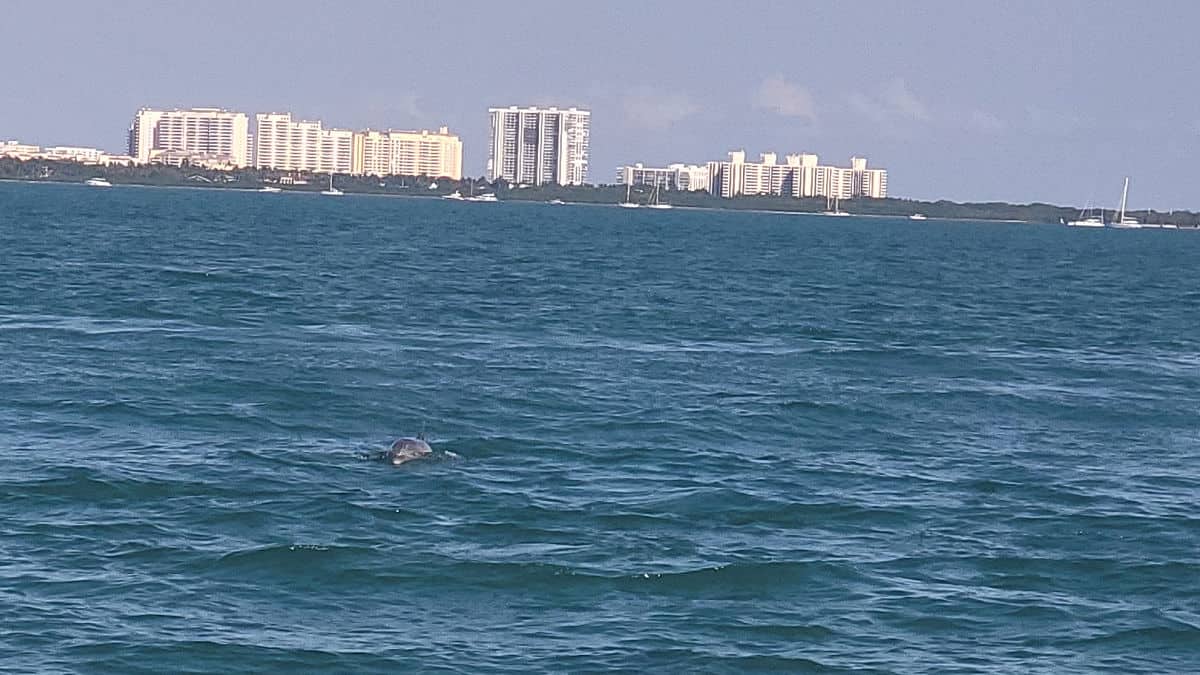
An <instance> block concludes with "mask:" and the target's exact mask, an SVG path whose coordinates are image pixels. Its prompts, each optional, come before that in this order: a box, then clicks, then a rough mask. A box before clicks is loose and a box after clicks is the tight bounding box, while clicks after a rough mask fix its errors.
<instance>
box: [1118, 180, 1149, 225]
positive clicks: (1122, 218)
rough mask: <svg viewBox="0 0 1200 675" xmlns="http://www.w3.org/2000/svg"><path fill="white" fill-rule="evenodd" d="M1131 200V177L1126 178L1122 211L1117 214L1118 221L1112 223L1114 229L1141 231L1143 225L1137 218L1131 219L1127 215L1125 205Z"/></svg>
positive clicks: (1122, 194) (1122, 193) (1122, 192)
mask: <svg viewBox="0 0 1200 675" xmlns="http://www.w3.org/2000/svg"><path fill="white" fill-rule="evenodd" d="M1128 199H1129V176H1126V177H1125V187H1124V188H1123V189H1122V190H1121V209H1120V212H1119V213H1118V214H1117V219H1116V220H1114V221H1113V222H1112V227H1118V228H1121V229H1125V230H1137V229H1141V227H1142V224H1141V223H1139V222H1138V221H1137V219H1136V218H1130V217H1128V216H1126V215H1125V204H1126V202H1127V200H1128Z"/></svg>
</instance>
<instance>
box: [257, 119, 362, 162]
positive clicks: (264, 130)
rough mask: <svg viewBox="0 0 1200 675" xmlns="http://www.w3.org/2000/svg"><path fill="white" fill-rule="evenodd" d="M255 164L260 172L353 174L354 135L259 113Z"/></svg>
mask: <svg viewBox="0 0 1200 675" xmlns="http://www.w3.org/2000/svg"><path fill="white" fill-rule="evenodd" d="M255 121H256V123H257V127H258V129H257V133H256V138H255V141H256V142H255V148H254V163H255V166H257V167H258V168H260V169H279V170H281V171H311V172H314V173H350V172H351V169H352V168H353V156H354V132H353V131H349V130H347V129H325V128H322V126H321V122H320V121H319V120H318V121H311V122H310V121H305V120H295V121H293V120H292V114H291V113H258V114H257V115H256V116H255Z"/></svg>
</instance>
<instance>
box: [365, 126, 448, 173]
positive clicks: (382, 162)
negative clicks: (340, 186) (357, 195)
mask: <svg viewBox="0 0 1200 675" xmlns="http://www.w3.org/2000/svg"><path fill="white" fill-rule="evenodd" d="M353 150H354V151H353V165H352V167H351V173H354V174H357V175H371V176H389V175H391V176H430V177H434V178H442V177H445V178H451V179H453V180H461V179H462V141H461V140H459V138H458V136H455V135H453V134H451V133H450V130H449V129H448V128H446V127H441V128H440V129H438V130H437V132H431V131H427V130H421V131H370V130H367V131H360V132H356V133H355V134H354V148H353Z"/></svg>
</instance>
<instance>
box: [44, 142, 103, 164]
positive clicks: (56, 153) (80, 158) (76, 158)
mask: <svg viewBox="0 0 1200 675" xmlns="http://www.w3.org/2000/svg"><path fill="white" fill-rule="evenodd" d="M107 154H108V153H106V152H104V151H103V150H101V149H99V148H82V147H77V146H73V145H56V146H54V147H50V148H43V149H42V158H43V159H53V160H57V161H60V162H79V163H80V164H99V163H100V159H101V158H102V157H105V156H107Z"/></svg>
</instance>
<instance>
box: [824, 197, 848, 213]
mask: <svg viewBox="0 0 1200 675" xmlns="http://www.w3.org/2000/svg"><path fill="white" fill-rule="evenodd" d="M830 199H831V198H830V197H826V198H825V210H824V211H822V212H821V215H823V216H848V215H850V214H849V213H846V212H845V211H843V210H842V209H841V208H840V207H839V206H838V198H837V197H833V198H832V200H833V206H832V207H830V205H829V204H830Z"/></svg>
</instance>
